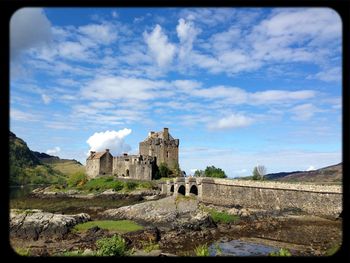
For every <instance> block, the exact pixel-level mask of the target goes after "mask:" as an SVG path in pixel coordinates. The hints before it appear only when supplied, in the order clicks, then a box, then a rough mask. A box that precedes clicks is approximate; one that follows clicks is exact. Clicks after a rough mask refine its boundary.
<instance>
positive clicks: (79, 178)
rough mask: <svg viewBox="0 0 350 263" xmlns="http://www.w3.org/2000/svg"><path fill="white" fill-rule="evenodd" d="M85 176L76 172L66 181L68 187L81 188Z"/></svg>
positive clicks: (85, 180)
mask: <svg viewBox="0 0 350 263" xmlns="http://www.w3.org/2000/svg"><path fill="white" fill-rule="evenodd" d="M87 180H88V179H87V177H86V174H85V173H83V172H76V173H74V174H72V175H71V176H69V178H68V180H67V184H68V186H69V187H75V186H78V185H79V186H81V185H84V184H85V183H86V182H87Z"/></svg>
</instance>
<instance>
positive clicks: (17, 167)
mask: <svg viewBox="0 0 350 263" xmlns="http://www.w3.org/2000/svg"><path fill="white" fill-rule="evenodd" d="M9 161H10V178H9V179H10V180H9V181H10V185H24V184H48V183H57V182H63V181H65V179H66V177H67V176H69V175H71V174H73V173H75V172H84V166H83V165H82V164H81V163H79V162H78V161H76V160H69V159H60V158H59V157H57V156H51V155H48V154H46V153H40V152H35V151H31V150H30V149H29V147H28V146H27V144H26V142H25V141H24V140H22V139H21V138H18V137H17V136H16V135H15V134H14V133H12V132H11V131H10V132H9Z"/></svg>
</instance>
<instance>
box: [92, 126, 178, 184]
mask: <svg viewBox="0 0 350 263" xmlns="http://www.w3.org/2000/svg"><path fill="white" fill-rule="evenodd" d="M161 163H164V164H166V165H167V167H168V168H170V169H172V170H174V169H176V168H177V167H179V139H174V138H173V137H172V136H171V135H170V133H169V129H168V128H164V129H163V131H160V132H153V131H151V132H150V133H149V134H148V137H147V138H146V139H145V140H144V141H142V142H140V144H139V154H138V155H128V154H126V153H124V154H123V155H121V156H115V157H113V155H112V154H111V153H110V152H109V149H106V150H105V151H103V152H93V151H91V152H90V155H89V157H88V158H87V159H86V174H87V176H88V177H89V178H95V177H97V176H106V175H114V176H117V177H122V178H129V179H137V180H152V179H154V177H155V175H156V171H157V170H158V167H159V166H160V164H161Z"/></svg>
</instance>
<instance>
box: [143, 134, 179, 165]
mask: <svg viewBox="0 0 350 263" xmlns="http://www.w3.org/2000/svg"><path fill="white" fill-rule="evenodd" d="M139 151H140V155H144V156H152V157H155V158H156V162H157V165H158V166H159V165H160V164H161V163H165V164H167V166H168V167H169V168H170V169H174V168H175V167H177V166H178V165H179V139H174V138H173V137H172V136H171V135H170V133H169V129H168V128H164V129H163V131H160V132H153V131H151V132H150V133H149V134H148V137H147V138H146V139H145V140H144V141H143V142H140V145H139Z"/></svg>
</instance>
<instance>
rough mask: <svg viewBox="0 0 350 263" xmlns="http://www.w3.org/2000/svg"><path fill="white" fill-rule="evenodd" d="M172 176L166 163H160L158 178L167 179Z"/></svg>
mask: <svg viewBox="0 0 350 263" xmlns="http://www.w3.org/2000/svg"><path fill="white" fill-rule="evenodd" d="M171 174H172V171H171V170H170V169H169V168H168V166H167V165H166V163H161V164H160V165H159V176H160V177H169V176H170V175H171Z"/></svg>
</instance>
